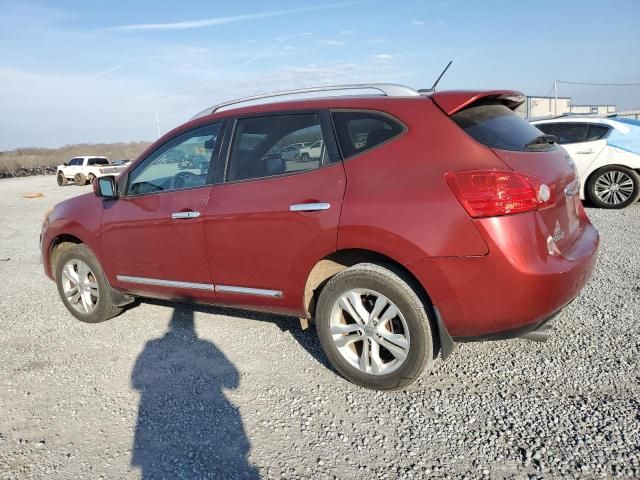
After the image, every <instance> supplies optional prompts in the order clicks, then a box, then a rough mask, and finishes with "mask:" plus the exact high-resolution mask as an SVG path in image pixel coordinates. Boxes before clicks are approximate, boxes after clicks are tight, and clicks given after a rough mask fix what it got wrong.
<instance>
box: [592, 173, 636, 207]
mask: <svg viewBox="0 0 640 480" xmlns="http://www.w3.org/2000/svg"><path fill="white" fill-rule="evenodd" d="M633 189H634V185H633V180H632V179H631V177H630V176H629V175H627V174H626V173H625V172H622V171H620V170H610V171H608V172H605V173H603V174H602V175H600V176H599V177H598V178H597V179H596V182H595V188H594V190H595V194H596V196H597V197H598V199H599V200H600V201H601V202H603V203H606V204H607V205H619V204H621V203H624V202H626V201H627V200H629V198H630V197H631V196H632V195H633V193H634V192H633Z"/></svg>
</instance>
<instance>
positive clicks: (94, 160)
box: [87, 157, 109, 165]
mask: <svg viewBox="0 0 640 480" xmlns="http://www.w3.org/2000/svg"><path fill="white" fill-rule="evenodd" d="M87 165H109V160H107V159H106V158H100V157H96V158H90V159H89V161H88V162H87Z"/></svg>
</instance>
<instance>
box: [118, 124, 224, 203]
mask: <svg viewBox="0 0 640 480" xmlns="http://www.w3.org/2000/svg"><path fill="white" fill-rule="evenodd" d="M219 131H220V124H215V125H207V126H206V127H201V128H197V129H195V130H192V131H190V132H187V133H184V134H182V135H180V136H179V137H176V138H174V139H172V140H170V141H169V142H167V143H165V144H164V145H163V146H161V147H160V148H158V149H157V150H155V151H154V152H153V153H152V154H151V155H149V156H148V157H147V158H146V159H145V160H144V162H142V163H141V164H140V165H139V166H138V167H136V169H135V170H134V171H133V172H132V173H131V176H130V177H129V189H128V193H129V194H130V195H138V194H142V193H153V192H164V191H171V190H180V189H183V188H193V187H199V186H201V185H204V184H205V183H206V179H207V175H206V170H205V172H204V173H203V172H202V169H201V165H202V164H203V163H205V164H206V163H207V162H209V160H210V159H211V155H212V154H213V150H214V147H215V144H216V140H217V138H218V133H219Z"/></svg>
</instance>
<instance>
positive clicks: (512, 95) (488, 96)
mask: <svg viewBox="0 0 640 480" xmlns="http://www.w3.org/2000/svg"><path fill="white" fill-rule="evenodd" d="M525 98H526V97H525V96H524V94H523V93H521V92H518V91H515V90H487V91H477V90H449V91H443V92H436V93H433V94H432V95H431V99H432V100H433V101H434V102H435V103H436V105H438V107H440V108H441V109H442V110H443V111H444V113H446V114H447V115H449V116H451V115H453V114H455V113H457V112H459V111H460V110H464V109H465V108H467V107H469V106H471V105H473V104H474V103H476V102H479V101H482V100H495V101H497V102H500V103H502V104H503V105H504V106H505V107H507V108H510V109H511V110H515V109H516V108H518V107H519V106H520V105H522V104H523V103H524V101H525Z"/></svg>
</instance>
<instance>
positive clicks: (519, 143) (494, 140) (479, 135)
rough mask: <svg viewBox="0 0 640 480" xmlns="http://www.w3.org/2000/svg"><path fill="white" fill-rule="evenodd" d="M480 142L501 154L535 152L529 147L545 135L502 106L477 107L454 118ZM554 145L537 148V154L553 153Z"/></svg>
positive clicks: (485, 105) (480, 105) (493, 103)
mask: <svg viewBox="0 0 640 480" xmlns="http://www.w3.org/2000/svg"><path fill="white" fill-rule="evenodd" d="M451 118H452V119H453V121H454V122H456V123H457V124H458V126H459V127H460V128H462V129H463V130H464V131H465V132H467V134H469V135H471V137H473V138H474V139H475V140H476V141H478V142H480V143H482V144H484V145H486V146H488V147H491V148H496V149H499V150H516V151H531V150H533V149H534V148H532V147H531V146H530V147H529V148H527V144H529V143H530V142H532V141H533V140H535V139H536V138H537V137H539V136H540V135H542V132H541V131H540V130H538V129H537V128H536V127H534V126H533V125H531V124H530V123H529V122H527V121H526V120H525V119H524V118H521V117H519V116H518V115H516V114H515V113H513V111H512V110H511V109H509V108H507V107H505V106H504V105H502V104H501V103H499V102H495V101H493V102H482V103H475V104H473V105H472V106H471V107H469V108H466V109H464V110H461V111H460V112H458V113H456V114H454V115H453V116H452V117H451ZM554 148H556V147H555V145H553V144H548V143H544V144H542V145H539V144H536V145H535V150H536V151H540V150H550V149H554Z"/></svg>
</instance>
